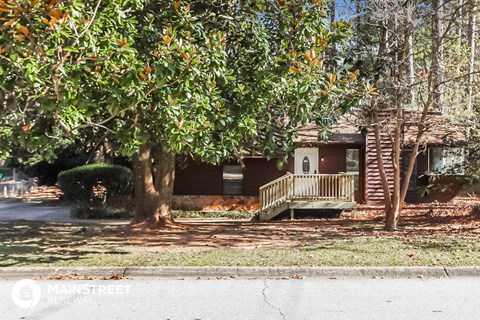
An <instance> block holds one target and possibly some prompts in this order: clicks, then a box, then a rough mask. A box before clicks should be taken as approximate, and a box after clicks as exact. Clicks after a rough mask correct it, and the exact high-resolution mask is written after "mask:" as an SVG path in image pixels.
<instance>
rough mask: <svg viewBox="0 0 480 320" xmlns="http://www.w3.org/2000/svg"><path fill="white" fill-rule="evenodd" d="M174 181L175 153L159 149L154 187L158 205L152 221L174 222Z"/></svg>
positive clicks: (166, 223) (165, 223)
mask: <svg viewBox="0 0 480 320" xmlns="http://www.w3.org/2000/svg"><path fill="white" fill-rule="evenodd" d="M174 181H175V154H174V153H170V152H166V151H164V150H161V149H160V151H159V157H158V164H157V173H156V176H155V189H156V190H157V192H158V206H157V210H156V211H155V213H154V215H153V217H152V218H153V221H154V222H155V223H158V224H160V225H168V224H172V223H174V221H173V218H172V202H173V183H174Z"/></svg>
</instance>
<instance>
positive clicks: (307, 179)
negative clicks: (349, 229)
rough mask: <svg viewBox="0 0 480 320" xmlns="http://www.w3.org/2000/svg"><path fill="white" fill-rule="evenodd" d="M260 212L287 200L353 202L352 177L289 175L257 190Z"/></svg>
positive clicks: (353, 185)
mask: <svg viewBox="0 0 480 320" xmlns="http://www.w3.org/2000/svg"><path fill="white" fill-rule="evenodd" d="M259 200H260V211H264V210H267V209H269V208H272V207H276V206H278V205H280V204H282V203H285V202H287V201H325V202H354V201H355V175H354V174H347V173H338V174H290V173H287V174H286V175H284V176H282V177H280V178H278V179H276V180H273V181H272V182H270V183H267V184H266V185H263V186H261V187H260V199H259Z"/></svg>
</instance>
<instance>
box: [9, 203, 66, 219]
mask: <svg viewBox="0 0 480 320" xmlns="http://www.w3.org/2000/svg"><path fill="white" fill-rule="evenodd" d="M9 220H39V221H72V219H71V218H70V208H68V207H60V206H52V207H49V206H38V205H31V204H26V203H22V202H0V221H9Z"/></svg>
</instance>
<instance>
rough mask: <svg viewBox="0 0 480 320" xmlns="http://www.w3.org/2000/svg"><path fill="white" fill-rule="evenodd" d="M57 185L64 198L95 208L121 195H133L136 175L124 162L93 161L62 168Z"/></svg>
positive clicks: (83, 206) (82, 205)
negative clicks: (96, 162) (89, 163)
mask: <svg viewBox="0 0 480 320" xmlns="http://www.w3.org/2000/svg"><path fill="white" fill-rule="evenodd" d="M58 185H59V187H60V189H61V190H62V191H63V193H64V198H65V200H67V201H69V202H71V203H72V204H74V205H77V206H79V207H82V208H89V209H91V210H96V209H98V208H100V209H101V208H102V207H103V206H105V205H109V204H111V203H113V202H115V201H116V200H117V199H118V198H120V197H121V196H129V195H131V193H132V189H133V175H132V172H131V171H130V169H128V168H125V167H122V166H118V165H107V164H93V165H86V166H81V167H76V168H73V169H70V170H66V171H62V172H61V173H60V174H59V175H58ZM102 210H103V209H102Z"/></svg>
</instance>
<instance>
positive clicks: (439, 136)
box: [404, 111, 467, 144]
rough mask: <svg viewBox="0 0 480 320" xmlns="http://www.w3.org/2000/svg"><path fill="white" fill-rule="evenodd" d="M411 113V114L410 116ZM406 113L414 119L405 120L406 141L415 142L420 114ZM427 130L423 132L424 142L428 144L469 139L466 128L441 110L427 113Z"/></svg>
mask: <svg viewBox="0 0 480 320" xmlns="http://www.w3.org/2000/svg"><path fill="white" fill-rule="evenodd" d="M408 114H410V116H408ZM408 114H407V113H406V118H410V120H413V121H408V120H406V121H405V124H404V141H405V142H406V143H413V142H415V139H416V137H417V132H418V120H417V121H415V119H419V118H420V115H414V114H413V113H411V112H409V113H408ZM425 123H426V131H425V133H424V134H423V137H422V140H421V142H422V143H425V142H426V143H427V144H444V143H445V142H446V141H452V142H458V141H465V140H466V139H467V136H466V132H465V129H464V128H462V127H461V126H460V125H458V124H455V123H453V122H452V121H450V120H449V119H448V118H447V117H446V116H445V115H444V114H442V113H441V112H438V111H437V112H429V113H428V115H427V120H426V121H425Z"/></svg>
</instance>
